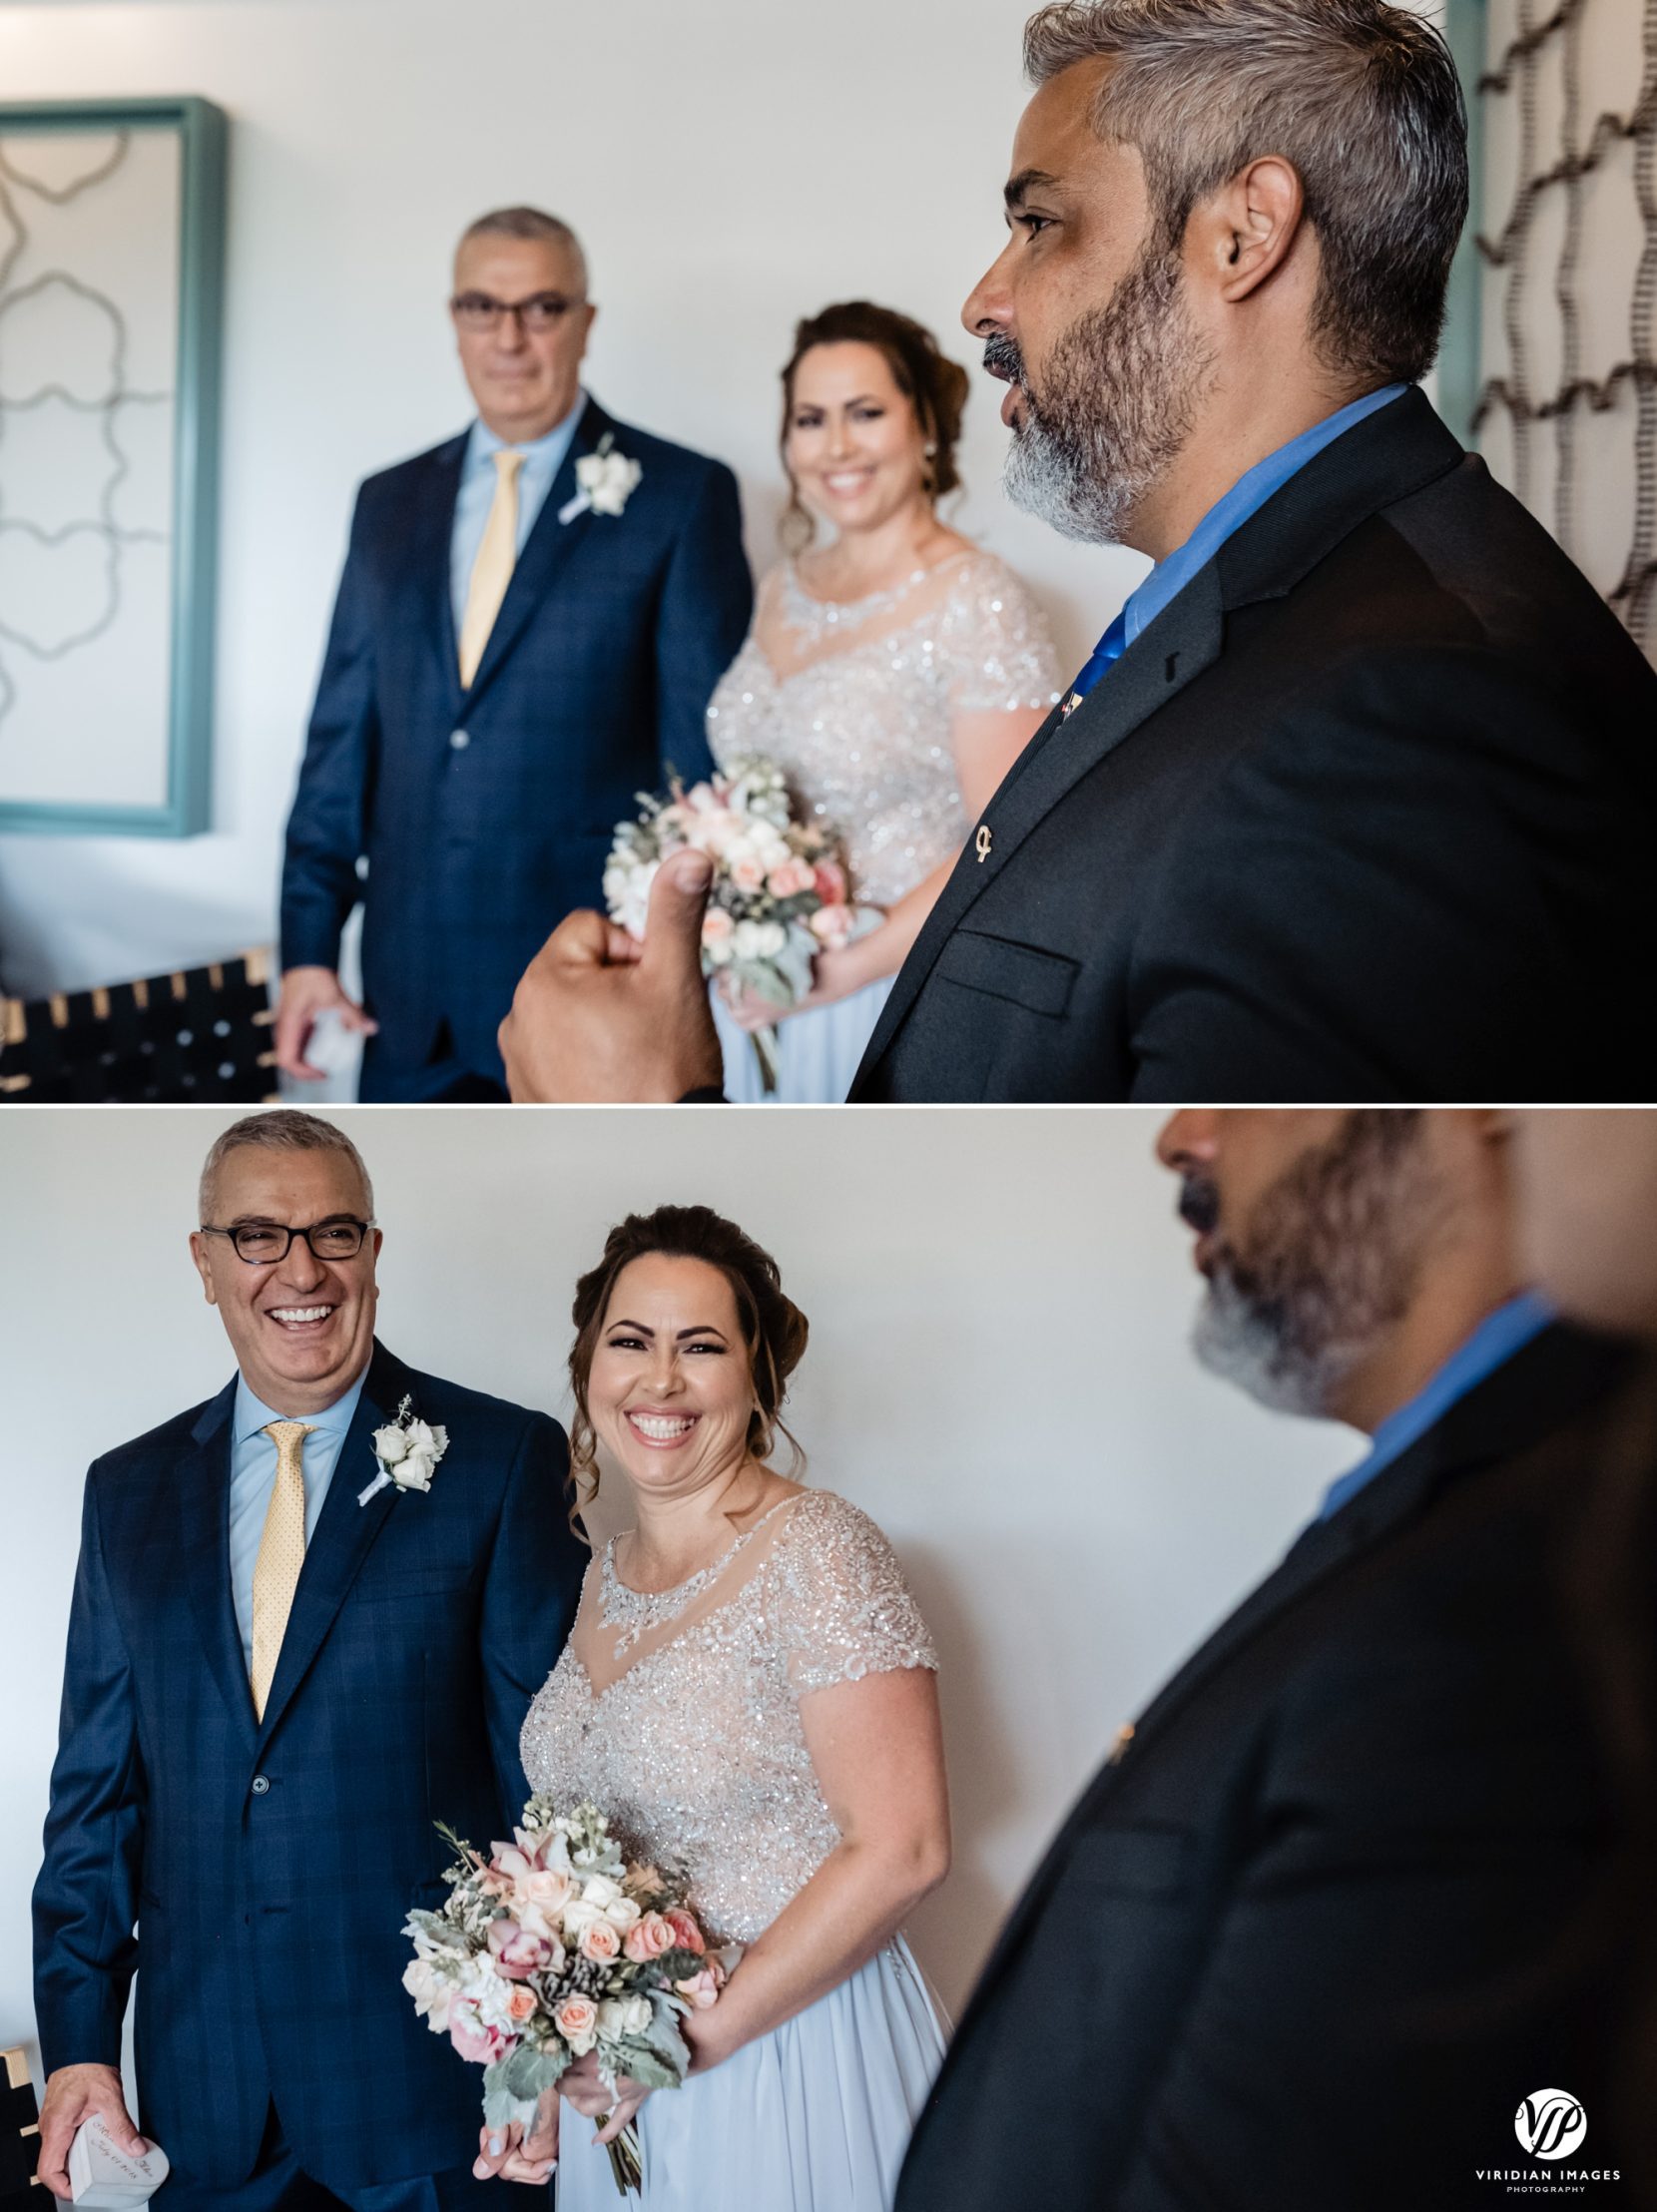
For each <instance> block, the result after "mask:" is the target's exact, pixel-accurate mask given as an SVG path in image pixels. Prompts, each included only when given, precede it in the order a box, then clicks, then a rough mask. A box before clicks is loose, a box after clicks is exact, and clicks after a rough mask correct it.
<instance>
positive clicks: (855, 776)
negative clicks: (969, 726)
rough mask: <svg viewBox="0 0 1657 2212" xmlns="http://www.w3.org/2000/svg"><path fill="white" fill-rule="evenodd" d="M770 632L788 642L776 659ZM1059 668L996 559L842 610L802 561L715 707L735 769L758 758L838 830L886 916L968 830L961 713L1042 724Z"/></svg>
mask: <svg viewBox="0 0 1657 2212" xmlns="http://www.w3.org/2000/svg"><path fill="white" fill-rule="evenodd" d="M762 629H764V630H766V631H767V632H768V633H769V634H771V635H773V636H774V637H776V638H779V639H781V640H783V641H784V642H785V644H786V647H787V652H786V656H785V655H784V654H782V653H779V654H778V656H777V658H775V659H774V658H773V657H772V656H771V655H768V653H767V652H766V651H765V649H764V648H763V647H762V646H761V645H760V643H759V635H760V632H761V631H762ZM1057 682H1058V666H1057V661H1056V658H1055V656H1054V652H1053V645H1052V640H1051V638H1050V636H1049V634H1048V630H1047V623H1046V619H1045V617H1044V616H1043V615H1042V612H1041V610H1040V608H1039V607H1038V606H1037V605H1036V603H1035V601H1034V600H1033V599H1032V598H1031V597H1030V595H1029V593H1028V592H1027V591H1026V590H1025V589H1024V587H1023V585H1022V584H1021V583H1020V582H1019V581H1018V579H1017V577H1016V576H1014V575H1013V573H1012V571H1011V570H1010V569H1009V568H1007V567H1006V565H1005V564H1004V563H1003V562H1001V561H998V560H997V559H996V558H995V556H994V555H993V554H990V553H980V552H970V553H965V554H960V555H957V556H955V557H954V558H952V559H950V560H948V561H946V562H943V563H941V564H940V565H939V566H938V567H936V568H933V569H930V570H922V571H919V572H917V573H916V574H915V575H913V576H911V577H910V578H909V579H908V580H907V582H906V583H904V584H901V585H899V586H898V587H897V589H896V590H895V591H887V592H879V593H876V594H875V595H874V596H873V597H871V598H868V599H861V600H857V601H855V602H849V603H844V602H842V603H840V604H831V603H829V602H826V601H823V600H819V599H815V598H813V597H812V595H811V594H810V593H809V592H808V591H807V590H806V588H805V586H804V585H803V584H802V583H801V581H800V577H799V574H798V572H797V571H796V569H795V567H794V564H793V563H792V562H788V563H785V564H784V566H783V567H781V568H779V569H775V570H773V572H772V573H771V575H770V576H768V577H767V578H766V580H765V583H764V584H763V585H762V587H761V599H760V608H759V611H758V613H757V615H756V618H755V627H754V629H753V630H751V631H750V633H749V636H748V640H747V642H746V644H745V645H744V646H743V649H742V651H741V653H740V654H739V655H738V656H737V659H736V660H735V661H734V662H733V663H732V666H731V668H730V669H729V670H728V671H727V673H726V675H725V676H724V678H723V679H722V680H721V683H720V686H719V689H718V690H717V691H716V692H715V694H714V697H713V700H712V703H711V704H710V706H709V709H708V742H709V747H710V749H711V751H712V752H713V755H714V758H715V759H716V760H717V761H718V762H720V763H721V765H722V766H723V765H724V764H726V763H728V762H730V761H733V760H736V759H739V758H740V757H742V756H743V755H745V754H755V753H762V754H765V755H767V756H769V758H770V759H772V760H774V761H775V762H776V763H777V764H778V766H779V767H780V768H781V769H782V770H783V771H784V773H785V774H786V775H787V777H788V779H789V783H790V786H791V788H792V789H793V792H794V795H795V799H796V802H797V804H798V805H799V807H800V808H801V810H802V812H803V814H804V817H805V819H806V820H808V821H811V822H816V823H818V824H820V825H821V826H823V827H824V828H827V829H831V830H834V831H836V832H837V834H838V835H839V837H840V839H841V841H842V843H843V846H844V849H845V855H846V859H847V862H848V864H849V867H850V872H851V888H852V894H853V896H854V897H855V898H856V899H858V900H859V901H861V902H862V903H863V904H865V905H871V906H881V907H885V906H890V905H892V904H894V903H895V902H896V900H898V899H899V898H901V897H902V896H903V894H904V892H905V891H909V890H912V889H913V888H914V886H915V884H916V883H918V882H920V881H921V879H922V878H923V877H924V876H927V875H929V874H930V873H931V872H932V870H933V869H934V868H935V867H937V866H938V865H939V864H940V862H942V861H944V860H948V859H952V858H953V856H954V854H955V853H956V852H957V851H959V849H960V847H961V845H962V843H963V842H964V840H965V837H966V832H967V828H968V824H967V819H966V813H965V810H964V808H963V806H962V804H961V795H960V787H959V784H958V782H957V780H956V774H955V756H954V750H953V746H952V744H951V732H952V725H953V722H954V718H955V717H956V716H957V715H961V714H982V713H995V712H1005V713H1009V714H1010V713H1013V712H1014V711H1017V710H1024V711H1026V712H1029V713H1032V714H1034V713H1043V714H1044V713H1045V712H1046V711H1047V709H1048V708H1049V707H1051V706H1052V705H1054V703H1055V702H1056V700H1057V698H1058V694H1057V692H1056V690H1055V689H1054V687H1055V685H1056V684H1057Z"/></svg>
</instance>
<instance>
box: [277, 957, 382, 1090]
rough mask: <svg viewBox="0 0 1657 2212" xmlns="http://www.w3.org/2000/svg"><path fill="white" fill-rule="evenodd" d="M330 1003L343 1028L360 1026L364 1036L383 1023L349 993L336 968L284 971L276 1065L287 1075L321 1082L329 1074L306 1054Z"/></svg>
mask: <svg viewBox="0 0 1657 2212" xmlns="http://www.w3.org/2000/svg"><path fill="white" fill-rule="evenodd" d="M329 1007H332V1008H333V1009H334V1010H335V1011H336V1012H337V1014H338V1016H339V1020H340V1025H341V1026H342V1027H343V1028H346V1029H360V1030H361V1031H362V1033H363V1035H364V1036H369V1037H371V1036H372V1035H373V1033H374V1031H375V1030H376V1029H377V1028H378V1026H379V1024H378V1023H377V1022H376V1021H374V1020H373V1019H372V1018H371V1017H370V1016H369V1015H367V1014H365V1013H364V1012H363V1011H362V1008H361V1007H360V1006H359V1005H358V1004H357V1003H356V1000H355V999H354V998H348V997H347V996H346V994H345V992H344V991H343V990H342V989H341V988H340V985H339V978H338V976H337V975H335V974H334V972H333V970H332V968H326V967H290V968H287V969H285V970H284V971H283V974H282V979H281V996H280V997H279V998H278V999H277V1001H276V1065H277V1067H278V1068H280V1070H281V1072H282V1073H283V1075H296V1076H297V1077H298V1078H299V1080H300V1082H302V1083H320V1082H321V1081H322V1080H323V1078H324V1077H325V1076H326V1074H327V1069H326V1068H313V1067H312V1066H311V1065H310V1062H309V1061H308V1060H307V1059H306V1058H305V1056H304V1055H305V1049H306V1047H307V1046H308V1045H309V1043H310V1032H311V1030H312V1029H313V1028H314V1027H315V1026H316V1016H317V1015H318V1014H320V1013H325V1012H326V1011H327V1009H328V1008H329Z"/></svg>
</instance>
